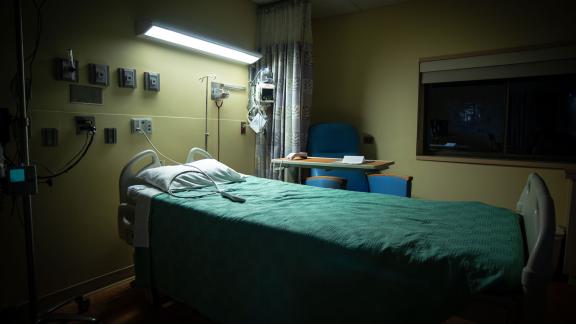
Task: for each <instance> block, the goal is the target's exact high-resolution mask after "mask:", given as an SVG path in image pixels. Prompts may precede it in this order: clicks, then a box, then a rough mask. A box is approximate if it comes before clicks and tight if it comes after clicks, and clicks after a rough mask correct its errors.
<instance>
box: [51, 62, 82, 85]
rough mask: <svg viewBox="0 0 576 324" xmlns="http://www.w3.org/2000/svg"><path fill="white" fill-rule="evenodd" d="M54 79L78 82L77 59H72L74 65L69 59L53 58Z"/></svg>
mask: <svg viewBox="0 0 576 324" xmlns="http://www.w3.org/2000/svg"><path fill="white" fill-rule="evenodd" d="M54 67H55V75H54V77H55V78H56V80H62V81H70V82H78V61H77V60H74V65H72V63H71V62H70V60H69V59H65V58H56V59H55V60H54Z"/></svg>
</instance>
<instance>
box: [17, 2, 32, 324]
mask: <svg viewBox="0 0 576 324" xmlns="http://www.w3.org/2000/svg"><path fill="white" fill-rule="evenodd" d="M14 9H15V21H16V51H17V53H16V55H17V61H18V67H17V68H18V81H19V83H20V91H19V93H18V96H19V98H18V99H19V101H20V105H21V109H20V112H19V113H20V120H21V121H22V123H23V127H21V130H22V133H21V134H20V136H21V145H22V153H21V154H22V161H21V163H22V164H23V165H25V166H27V165H29V164H30V147H29V146H28V144H29V143H28V141H29V139H28V131H29V128H30V125H29V120H28V111H27V110H28V102H27V99H26V74H25V71H24V63H25V60H24V39H23V37H24V32H23V30H22V0H15V1H14ZM22 201H23V207H24V231H25V233H24V234H25V240H26V266H27V277H28V307H29V309H28V311H29V313H30V322H31V323H36V322H37V320H38V318H37V317H38V293H37V287H36V261H35V251H34V224H33V219H32V195H31V194H30V193H25V194H24V196H23V197H22Z"/></svg>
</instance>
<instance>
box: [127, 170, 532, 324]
mask: <svg viewBox="0 0 576 324" xmlns="http://www.w3.org/2000/svg"><path fill="white" fill-rule="evenodd" d="M225 188H226V190H230V191H231V192H233V193H234V194H235V195H238V196H241V197H243V198H246V200H247V201H246V203H244V204H238V203H233V202H231V201H229V200H227V199H224V198H222V197H221V196H219V195H209V196H205V197H202V198H197V199H179V198H174V197H171V196H169V195H159V196H157V197H156V198H154V200H153V202H152V207H151V215H150V216H151V218H150V219H151V224H150V248H149V250H148V249H143V248H138V249H137V250H136V254H135V255H136V258H135V264H136V274H137V282H138V283H139V284H141V285H150V284H152V285H154V286H156V287H157V288H158V289H159V290H160V291H162V292H164V293H166V294H168V295H170V296H171V297H173V298H174V299H176V300H179V301H181V302H184V303H187V304H190V305H191V306H193V307H195V308H197V309H198V310H199V311H200V312H202V313H204V314H206V315H207V316H209V317H211V318H212V319H214V320H216V321H218V322H222V323H351V322H355V323H360V322H362V323H383V322H386V321H389V322H391V323H399V322H421V321H425V322H438V321H440V320H442V319H443V318H445V317H446V316H448V315H449V314H451V312H453V311H454V309H455V308H456V307H458V306H459V305H460V304H462V303H463V302H465V300H466V297H468V296H469V295H471V294H475V293H479V292H508V291H515V290H518V289H520V274H521V270H522V267H523V264H524V254H523V253H524V251H523V243H522V234H521V231H520V218H519V216H518V215H516V214H514V213H513V212H511V211H508V210H506V209H502V208H496V207H492V206H488V205H485V204H482V203H477V202H441V201H425V200H419V199H410V198H400V197H395V196H389V195H381V194H370V193H359V192H351V191H344V190H332V189H322V188H315V187H309V186H303V185H296V184H289V183H283V182H279V181H273V180H266V179H261V178H255V177H249V178H248V179H247V181H246V182H245V183H235V184H230V185H226V186H225Z"/></svg>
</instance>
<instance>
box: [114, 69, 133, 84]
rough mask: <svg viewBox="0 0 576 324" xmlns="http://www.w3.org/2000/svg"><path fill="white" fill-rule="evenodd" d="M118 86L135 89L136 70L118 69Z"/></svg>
mask: <svg viewBox="0 0 576 324" xmlns="http://www.w3.org/2000/svg"><path fill="white" fill-rule="evenodd" d="M118 86H119V87H121V88H136V69H125V68H118Z"/></svg>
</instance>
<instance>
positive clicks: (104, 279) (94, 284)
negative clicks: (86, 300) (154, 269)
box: [0, 265, 134, 322]
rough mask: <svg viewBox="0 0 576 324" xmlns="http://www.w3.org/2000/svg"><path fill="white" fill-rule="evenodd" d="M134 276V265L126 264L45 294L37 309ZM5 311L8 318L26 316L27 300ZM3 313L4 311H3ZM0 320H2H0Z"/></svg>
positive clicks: (42, 309) (87, 293) (44, 308)
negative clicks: (123, 266) (126, 265)
mask: <svg viewBox="0 0 576 324" xmlns="http://www.w3.org/2000/svg"><path fill="white" fill-rule="evenodd" d="M133 276H134V266H133V265H131V266H128V267H125V268H121V269H118V270H115V271H112V272H109V273H107V274H104V275H101V276H98V277H95V278H92V279H89V280H86V281H83V282H80V283H77V284H75V285H72V286H70V287H67V288H64V289H61V290H58V291H55V292H52V293H49V294H46V295H44V296H42V297H40V300H39V301H38V309H39V310H40V311H41V312H42V311H46V310H48V309H50V308H51V307H53V306H55V305H58V304H59V303H62V302H64V301H67V300H70V299H73V298H75V297H77V296H83V295H90V294H92V293H95V292H97V291H99V290H102V289H105V288H107V287H109V286H111V285H114V284H116V283H118V282H120V281H123V280H129V279H130V278H131V277H133ZM7 312H9V313H11V314H10V316H9V317H10V318H24V317H27V312H28V302H25V303H23V304H20V305H19V306H17V307H15V308H14V309H11V310H9V311H8V310H7ZM3 313H4V312H3ZM1 315H4V316H6V315H8V314H1ZM4 316H0V319H2V318H4ZM0 322H2V321H1V320H0Z"/></svg>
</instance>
